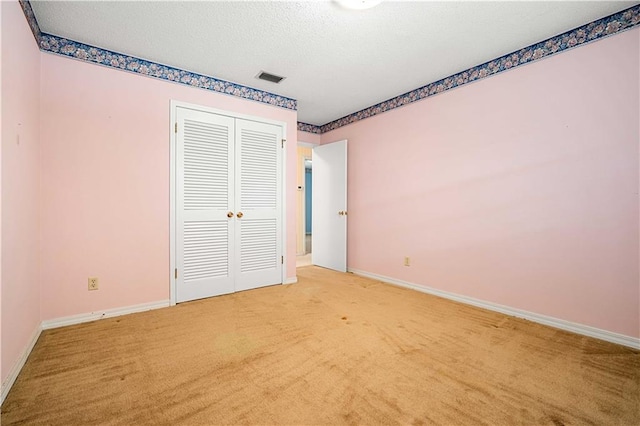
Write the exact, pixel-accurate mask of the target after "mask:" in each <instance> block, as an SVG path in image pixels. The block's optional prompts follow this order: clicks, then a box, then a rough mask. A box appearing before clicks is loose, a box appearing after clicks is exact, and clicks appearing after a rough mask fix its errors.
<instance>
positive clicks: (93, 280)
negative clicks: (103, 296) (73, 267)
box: [89, 277, 98, 291]
mask: <svg viewBox="0 0 640 426" xmlns="http://www.w3.org/2000/svg"><path fill="white" fill-rule="evenodd" d="M97 289H98V277H89V291H91V290H97Z"/></svg>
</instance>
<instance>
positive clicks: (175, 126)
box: [173, 121, 178, 133]
mask: <svg viewBox="0 0 640 426" xmlns="http://www.w3.org/2000/svg"><path fill="white" fill-rule="evenodd" d="M173 131H174V132H175V133H178V122H177V121H176V124H175V125H174V126H173Z"/></svg>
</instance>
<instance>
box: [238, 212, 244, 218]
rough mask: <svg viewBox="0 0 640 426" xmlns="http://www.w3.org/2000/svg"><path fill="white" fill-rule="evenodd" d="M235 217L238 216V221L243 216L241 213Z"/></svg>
mask: <svg viewBox="0 0 640 426" xmlns="http://www.w3.org/2000/svg"><path fill="white" fill-rule="evenodd" d="M236 216H238V219H240V218H241V217H242V216H244V215H243V214H242V212H238V214H237V215H236Z"/></svg>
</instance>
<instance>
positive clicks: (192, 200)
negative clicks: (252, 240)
mask: <svg viewBox="0 0 640 426" xmlns="http://www.w3.org/2000/svg"><path fill="white" fill-rule="evenodd" d="M176 117H177V126H178V131H177V139H176V140H177V143H176V157H177V158H176V160H177V161H176V163H177V164H176V204H177V206H176V207H177V208H176V222H177V223H176V257H177V258H176V266H177V269H178V271H179V273H178V279H177V281H176V301H178V302H183V301H186V300H194V299H201V298H203V297H209V296H216V295H219V294H225V293H232V292H233V291H234V280H233V274H232V271H233V267H234V258H233V256H232V252H233V243H234V241H233V236H234V225H235V221H234V218H233V216H232V217H228V216H227V215H228V213H230V212H232V211H233V206H234V187H233V179H234V163H233V161H230V159H233V158H234V146H235V123H234V119H233V118H230V117H225V116H220V115H215V114H211V113H207V112H202V111H195V110H192V109H186V108H178V109H177V113H176Z"/></svg>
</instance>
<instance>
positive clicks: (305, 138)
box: [298, 131, 321, 145]
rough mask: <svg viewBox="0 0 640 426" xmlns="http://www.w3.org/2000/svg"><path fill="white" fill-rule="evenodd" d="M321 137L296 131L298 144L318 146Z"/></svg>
mask: <svg viewBox="0 0 640 426" xmlns="http://www.w3.org/2000/svg"><path fill="white" fill-rule="evenodd" d="M320 141H321V135H316V134H315V133H307V132H301V131H298V142H306V143H313V144H317V145H320Z"/></svg>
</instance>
